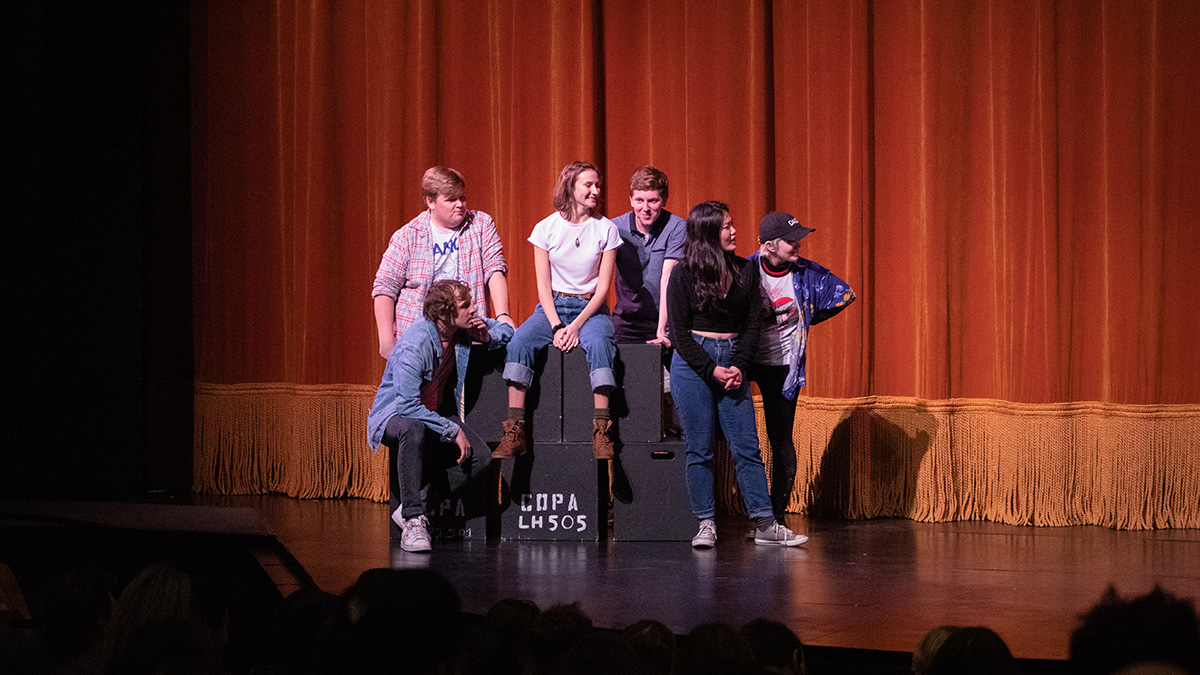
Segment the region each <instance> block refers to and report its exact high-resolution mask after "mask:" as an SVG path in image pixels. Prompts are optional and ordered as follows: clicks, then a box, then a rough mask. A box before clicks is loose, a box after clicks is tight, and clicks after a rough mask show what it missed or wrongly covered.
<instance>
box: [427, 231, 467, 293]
mask: <svg viewBox="0 0 1200 675" xmlns="http://www.w3.org/2000/svg"><path fill="white" fill-rule="evenodd" d="M431 234H432V236H431V237H430V243H431V245H432V246H433V276H432V278H431V280H430V281H431V282H433V281H441V280H442V279H459V274H458V232H457V231H455V230H442V229H440V228H437V227H435V228H433V231H432V233H431ZM460 280H461V279H460Z"/></svg>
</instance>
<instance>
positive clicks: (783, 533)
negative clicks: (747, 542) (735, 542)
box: [754, 522, 808, 546]
mask: <svg viewBox="0 0 1200 675" xmlns="http://www.w3.org/2000/svg"><path fill="white" fill-rule="evenodd" d="M806 541H808V537H807V536H805V535H803V534H796V533H795V532H792V531H791V530H789V529H787V528H786V527H784V526H783V525H780V524H779V523H778V522H774V523H771V525H770V527H765V528H763V529H761V530H755V531H754V543H755V544H757V545H759V546H799V545H800V544H803V543H804V542H806Z"/></svg>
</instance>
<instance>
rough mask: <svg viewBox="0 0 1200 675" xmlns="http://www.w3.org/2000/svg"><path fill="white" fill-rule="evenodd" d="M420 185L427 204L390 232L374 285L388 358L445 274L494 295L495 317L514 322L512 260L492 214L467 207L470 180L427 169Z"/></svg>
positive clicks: (382, 348)
mask: <svg viewBox="0 0 1200 675" xmlns="http://www.w3.org/2000/svg"><path fill="white" fill-rule="evenodd" d="M421 188H422V189H423V190H424V192H425V205H426V206H427V207H429V208H428V209H427V210H426V211H424V212H423V213H421V215H419V216H417V217H416V218H413V219H412V220H411V221H409V223H408V224H407V225H405V226H404V227H402V228H400V229H399V230H396V233H395V234H393V235H392V239H391V241H389V242H388V247H387V250H386V251H384V253H383V260H382V261H381V262H380V263H379V271H378V272H376V273H375V284H374V286H373V287H372V289H371V295H372V297H373V298H374V304H375V326H376V328H377V329H378V331H379V355H380V356H382V357H383V358H385V359H386V358H387V357H388V354H390V353H391V351H392V347H394V346H396V341H397V340H399V339H400V336H401V335H403V334H404V331H405V330H407V329H408V327H409V326H410V325H412V323H413V321H415V320H417V319H419V318H420V317H421V308H422V306H423V305H424V302H425V292H426V291H428V290H429V286H430V285H431V284H433V282H435V281H439V280H441V279H457V280H459V281H461V282H463V283H464V284H466V285H467V287H469V288H470V289H471V295H472V297H476V298H485V297H486V298H488V299H490V300H491V307H492V312H493V315H494V317H495V318H496V320H498V321H500V322H502V323H506V324H508V325H509V326H510V327H514V326H515V325H516V324H514V323H513V320H512V317H511V316H510V315H509V313H508V276H507V275H508V265H507V264H506V263H505V262H504V249H503V247H502V246H501V245H500V235H499V234H497V233H496V225H495V223H493V222H492V217H491V216H489V215H488V214H486V213H484V212H483V211H470V210H468V209H467V197H466V183H465V181H463V177H462V174H460V173H459V172H457V171H455V170H454V169H450V168H447V167H444V166H435V167H433V168H431V169H429V170H428V171H426V172H425V175H424V177H423V178H422V179H421ZM485 287H486V291H487V292H486V294H485V292H484V290H485ZM479 304H480V308H482V306H483V304H484V303H483V302H481V303H479Z"/></svg>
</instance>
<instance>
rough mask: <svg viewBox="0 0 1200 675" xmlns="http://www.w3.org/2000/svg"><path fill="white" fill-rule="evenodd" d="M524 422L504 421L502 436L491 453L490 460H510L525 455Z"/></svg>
mask: <svg viewBox="0 0 1200 675" xmlns="http://www.w3.org/2000/svg"><path fill="white" fill-rule="evenodd" d="M526 449H527V448H526V443H525V420H504V436H502V437H501V438H500V444H499V445H497V446H496V449H495V450H493V451H492V459H511V458H513V457H516V456H518V455H523V454H525V450H526Z"/></svg>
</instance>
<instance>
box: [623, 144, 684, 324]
mask: <svg viewBox="0 0 1200 675" xmlns="http://www.w3.org/2000/svg"><path fill="white" fill-rule="evenodd" d="M666 203H667V175H666V174H665V173H663V172H662V171H659V170H658V169H656V168H654V167H652V166H643V167H642V168H640V169H638V170H637V171H635V172H634V173H633V177H632V178H631V179H630V180H629V205H630V207H632V209H633V210H631V211H630V212H629V213H626V214H625V215H622V216H620V217H618V218H614V219H613V222H614V223H616V224H617V230H618V231H619V232H620V234H621V239H622V240H623V244H622V246H621V247H620V248H618V249H617V274H616V284H617V301H616V305H615V306H614V307H613V312H612V321H613V328H614V332H613V340H614V341H615V342H616V343H617V344H629V343H641V342H645V343H649V344H657V345H664V346H670V345H671V341H670V339H669V338H668V336H667V304H666V300H665V296H666V293H665V291H666V289H667V279H668V278H669V277H670V276H671V268H672V267H674V266H675V263H676V262H678V261H679V260H681V259H682V258H683V240H684V237H685V236H686V234H687V224H686V223H685V222H684V220H683V218H680V217H679V216H677V215H675V214H673V213H671V212H670V211H667V210H666V208H664V207H665V206H666Z"/></svg>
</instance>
